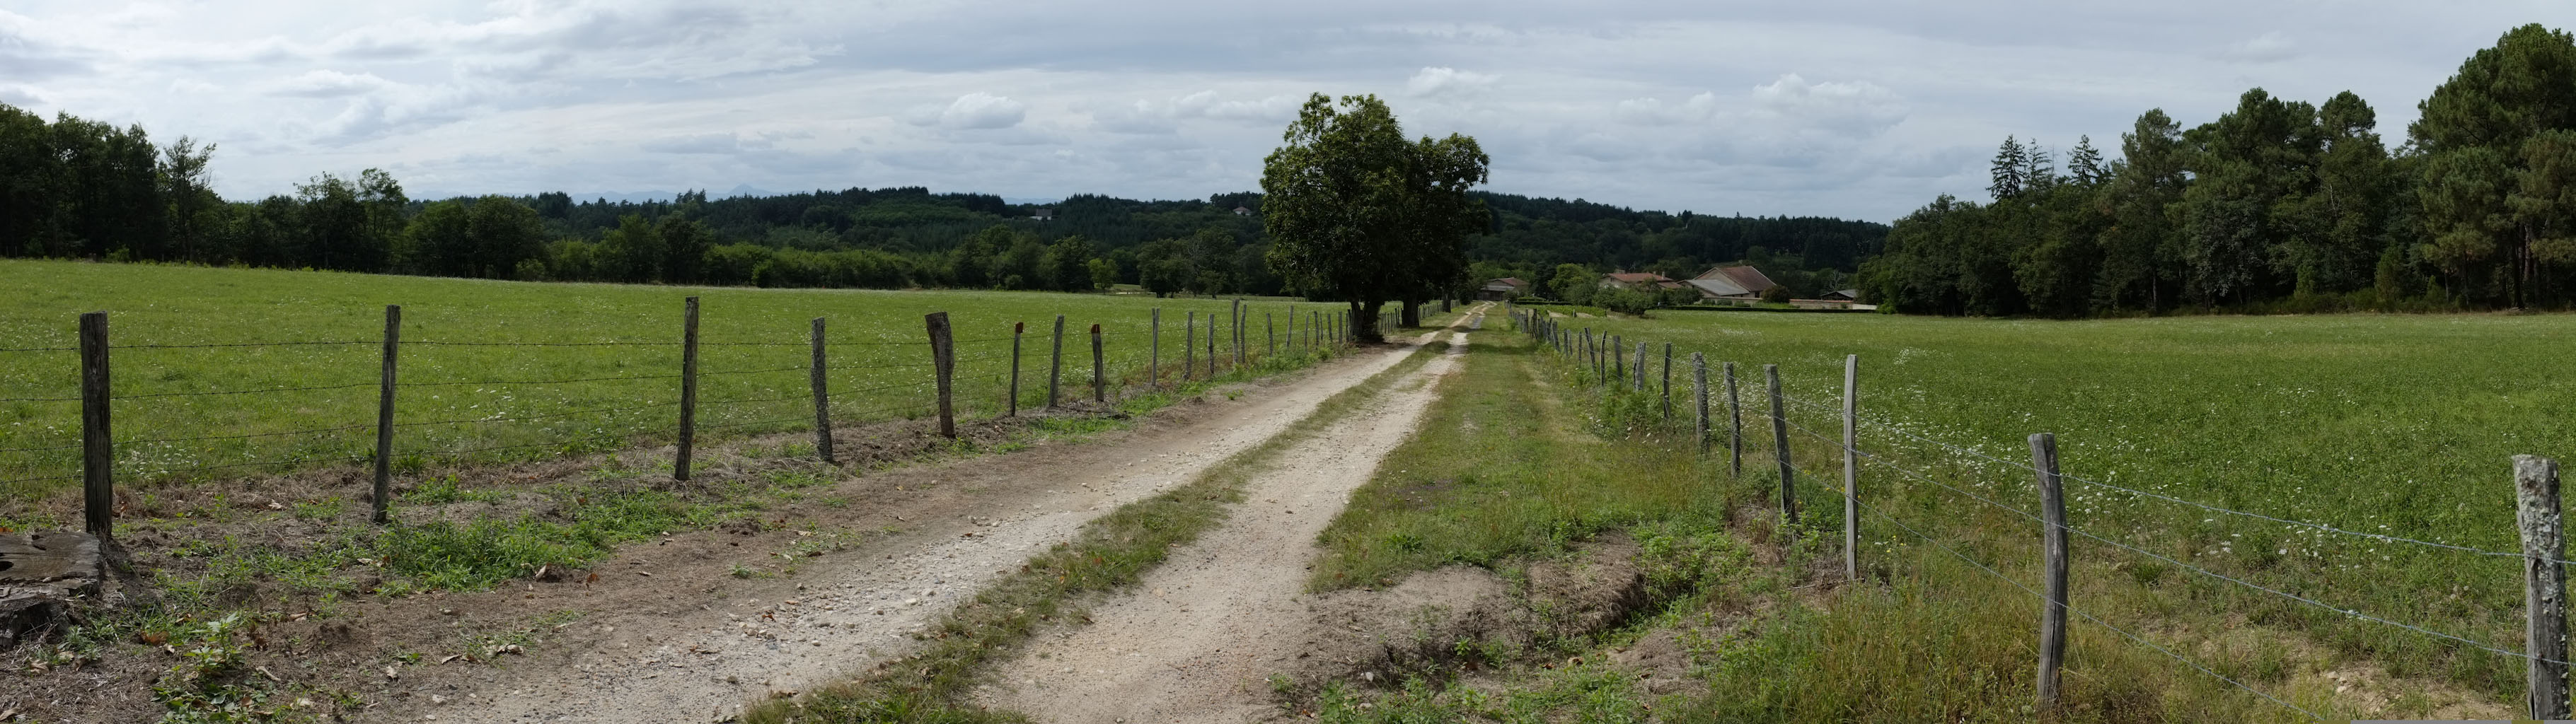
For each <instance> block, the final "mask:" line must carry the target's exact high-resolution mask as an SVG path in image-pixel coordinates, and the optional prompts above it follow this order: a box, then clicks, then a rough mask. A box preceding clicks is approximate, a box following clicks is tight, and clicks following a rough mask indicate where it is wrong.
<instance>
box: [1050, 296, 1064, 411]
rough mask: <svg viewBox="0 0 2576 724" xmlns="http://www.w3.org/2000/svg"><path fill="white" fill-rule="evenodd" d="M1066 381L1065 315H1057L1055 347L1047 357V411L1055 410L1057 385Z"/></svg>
mask: <svg viewBox="0 0 2576 724" xmlns="http://www.w3.org/2000/svg"><path fill="white" fill-rule="evenodd" d="M1063 380H1064V315H1061V314H1058V315H1055V346H1054V351H1052V352H1049V353H1048V357H1047V405H1046V406H1047V409H1050V410H1052V409H1055V403H1056V393H1055V390H1056V385H1057V384H1058V383H1060V382H1062V381H1063Z"/></svg>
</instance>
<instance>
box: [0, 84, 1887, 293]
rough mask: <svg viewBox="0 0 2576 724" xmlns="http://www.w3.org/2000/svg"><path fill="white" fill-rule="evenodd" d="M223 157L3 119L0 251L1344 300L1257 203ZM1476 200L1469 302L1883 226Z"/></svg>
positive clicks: (1793, 253)
mask: <svg viewBox="0 0 2576 724" xmlns="http://www.w3.org/2000/svg"><path fill="white" fill-rule="evenodd" d="M215 150H216V147H215V146H214V145H212V144H200V143H199V142H197V141H195V140H193V139H190V138H186V137H182V138H180V139H178V140H177V141H175V142H172V143H170V144H168V145H166V146H155V145H154V144H153V143H152V141H151V140H150V138H149V137H148V136H147V135H146V133H145V132H144V130H143V129H142V128H140V127H127V128H117V127H114V126H111V125H108V124H104V123H99V122H95V121H90V120H85V119H81V118H78V117H74V116H70V115H68V114H66V115H62V116H60V117H57V118H56V119H55V120H53V121H51V122H47V121H46V120H45V119H44V118H42V117H41V116H37V115H35V114H32V113H29V112H27V111H24V110H21V109H18V108H13V107H9V106H7V105H0V256H8V257H46V258H88V259H99V260H107V261H162V262H182V263H194V264H208V265H246V266H263V267H283V268H313V269H337V270H346V271H360V272H385V273H398V274H423V275H438V276H458V277H481V278H493V279H521V280H561V281H616V282H653V283H671V284H717V285H759V286H779V287H789V286H792V287H873V288H905V287H916V286H924V287H963V288H1000V289H1053V290H1066V291H1077V290H1090V289H1096V288H1103V287H1107V286H1110V285H1112V284H1135V285H1141V286H1143V287H1145V288H1147V289H1149V290H1152V291H1155V292H1158V293H1195V294H1258V295H1273V294H1304V295H1310V296H1328V295H1330V294H1331V293H1332V292H1331V290H1301V289H1287V288H1285V287H1284V284H1283V282H1282V281H1281V280H1280V279H1279V277H1278V276H1277V275H1275V274H1273V273H1271V272H1270V270H1269V268H1268V265H1267V264H1266V263H1265V261H1264V258H1265V255H1266V254H1267V252H1268V250H1269V242H1268V240H1267V238H1266V237H1265V236H1264V235H1263V232H1262V224H1261V216H1260V215H1259V210H1260V208H1261V195H1260V194H1258V193H1225V194H1216V195H1213V196H1210V197H1208V198H1207V199H1206V200H1203V201H1202V200H1186V201H1136V200H1129V199H1121V198H1112V197H1108V196H1097V195H1078V196H1073V197H1070V198H1066V199H1064V200H1062V201H1060V202H1057V203H1053V204H1046V205H1043V206H1040V205H1025V204H1011V203H1006V202H1004V201H1003V200H1002V199H1001V198H1000V197H998V196H993V195H989V194H972V193H932V192H931V191H930V190H928V189H924V188H919V187H907V188H881V189H864V188H851V189H847V190H843V191H815V192H811V193H797V194H782V195H773V196H760V197H735V198H723V199H709V198H707V196H706V194H705V192H696V191H693V192H685V193H681V194H678V195H677V196H676V197H675V198H673V199H671V200H670V201H654V202H645V203H636V202H610V201H606V200H604V199H593V200H586V201H585V200H578V199H574V198H572V197H571V196H569V195H568V194H564V193H560V192H550V193H542V194H537V195H534V196H500V195H494V196H483V197H480V198H455V199H445V200H438V201H421V200H414V199H411V198H409V197H408V196H407V195H405V194H404V192H403V188H402V185H401V183H400V182H399V181H398V180H397V179H395V178H394V177H392V176H391V175H389V174H386V173H384V172H382V171H378V170H373V169H370V170H367V171H363V172H360V173H359V174H358V175H357V176H356V177H355V178H346V177H341V176H338V175H335V174H329V173H325V174H322V175H319V176H316V177H314V178H313V179H312V180H311V181H309V182H306V183H303V184H298V185H297V186H296V187H295V189H294V193H292V194H280V195H275V196H270V197H267V198H263V199H259V200H257V201H242V200H226V199H223V198H220V197H218V196H217V195H216V194H215V193H214V192H213V191H212V190H210V189H209V188H208V187H207V186H208V184H207V179H208V167H209V163H210V161H211V158H212V156H213V154H214V152H215ZM1477 196H1478V198H1479V199H1481V200H1482V201H1483V202H1484V203H1485V204H1486V207H1487V211H1488V212H1489V213H1490V215H1491V219H1492V221H1491V233H1488V234H1482V235H1478V236H1475V237H1473V238H1472V240H1471V242H1470V246H1471V249H1470V258H1471V259H1473V260H1477V261H1480V262H1484V263H1483V264H1482V265H1481V266H1479V267H1478V268H1477V269H1475V271H1476V272H1479V273H1490V276H1481V277H1475V278H1469V279H1459V280H1457V282H1458V288H1459V290H1460V291H1461V292H1462V293H1463V292H1465V291H1467V290H1472V289H1473V288H1474V286H1475V285H1476V284H1478V283H1481V282H1482V281H1483V279H1486V278H1492V277H1499V276H1511V275H1520V276H1524V277H1530V278H1536V277H1537V276H1539V272H1540V271H1541V270H1552V269H1554V268H1555V267H1556V266H1557V265H1559V264H1565V263H1573V264H1579V265H1585V266H1587V267H1591V268H1598V269H1600V270H1602V271H1609V270H1613V269H1621V268H1627V269H1648V268H1651V269H1657V270H1662V271H1664V272H1666V273H1667V274H1675V275H1681V276H1688V275H1691V274H1696V273H1697V272H1698V271H1699V270H1701V269H1704V268H1706V267H1707V266H1711V265H1714V264H1718V263H1722V262H1730V261H1737V260H1744V259H1757V260H1760V261H1762V262H1764V263H1766V264H1769V265H1773V266H1776V267H1779V268H1781V269H1782V273H1784V274H1787V275H1789V276H1792V277H1795V278H1798V279H1807V278H1810V276H1814V277H1815V278H1819V279H1831V280H1834V281H1839V279H1841V278H1842V277H1846V276H1848V273H1849V272H1852V271H1855V270H1857V269H1858V264H1859V262H1860V260H1861V259H1863V258H1865V257H1867V256H1868V255H1870V254H1872V253H1875V251H1876V250H1877V247H1878V245H1879V243H1880V241H1881V240H1882V239H1883V238H1884V236H1885V234H1886V231H1887V227H1885V226H1883V225H1880V224H1874V223H1867V222H1856V221H1841V220H1835V219H1801V218H1748V217H1728V218H1714V217H1706V216H1697V217H1695V216H1693V215H1691V214H1689V213H1687V212H1684V213H1682V214H1679V215H1674V214H1666V213H1664V212H1660V211H1634V210H1631V209H1626V208H1622V207H1617V206H1611V205H1607V204H1598V203H1592V202H1587V201H1583V200H1579V199H1578V200H1573V201H1567V200H1563V199H1547V198H1530V197H1523V196H1513V195H1508V194H1494V193H1481V192H1480V193H1478V194H1477ZM1238 208H1240V209H1243V210H1244V212H1243V213H1237V212H1236V209H1238ZM1042 213H1043V214H1044V215H1046V216H1048V217H1049V218H1044V219H1041V218H1036V217H1038V216H1040V215H1041V214H1042ZM1810 268H1812V269H1816V270H1818V273H1817V274H1815V275H1810V274H1808V273H1806V272H1805V271H1804V270H1806V269H1810Z"/></svg>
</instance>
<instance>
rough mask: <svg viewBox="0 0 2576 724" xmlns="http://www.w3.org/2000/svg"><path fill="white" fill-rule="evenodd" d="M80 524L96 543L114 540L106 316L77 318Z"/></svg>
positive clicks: (95, 314)
mask: <svg viewBox="0 0 2576 724" xmlns="http://www.w3.org/2000/svg"><path fill="white" fill-rule="evenodd" d="M80 362H81V522H82V524H83V529H84V530H87V531H89V534H90V535H93V536H97V537H98V539H99V540H102V541H104V540H107V539H109V538H111V537H113V533H114V528H115V522H114V521H113V517H114V516H115V514H116V483H115V480H114V478H111V477H109V467H108V466H109V465H110V464H112V463H114V462H115V459H116V444H115V443H114V442H113V438H111V437H109V434H110V430H109V429H108V424H107V423H108V421H107V400H108V394H107V313H106V312H88V313H84V314H82V315H80Z"/></svg>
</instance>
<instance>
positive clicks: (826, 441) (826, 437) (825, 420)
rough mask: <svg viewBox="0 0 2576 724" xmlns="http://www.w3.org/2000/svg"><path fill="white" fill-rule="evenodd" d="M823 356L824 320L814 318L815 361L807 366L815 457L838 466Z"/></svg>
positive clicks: (830, 398) (830, 395) (829, 391)
mask: <svg viewBox="0 0 2576 724" xmlns="http://www.w3.org/2000/svg"><path fill="white" fill-rule="evenodd" d="M825 359H826V358H825V357H824V356H823V318H822V317H815V318H814V361H813V362H812V363H809V364H807V365H806V366H805V369H806V370H808V371H809V372H808V374H807V376H808V377H810V378H812V379H811V382H812V383H813V385H814V455H815V456H817V457H820V458H822V459H823V462H824V463H826V464H837V463H838V462H839V461H837V460H834V459H833V458H832V392H831V388H830V386H829V385H828V384H827V383H826V382H825V380H824V378H825V377H826V376H827V375H825V374H824V373H823V372H824V370H825V369H827V367H826V365H825Z"/></svg>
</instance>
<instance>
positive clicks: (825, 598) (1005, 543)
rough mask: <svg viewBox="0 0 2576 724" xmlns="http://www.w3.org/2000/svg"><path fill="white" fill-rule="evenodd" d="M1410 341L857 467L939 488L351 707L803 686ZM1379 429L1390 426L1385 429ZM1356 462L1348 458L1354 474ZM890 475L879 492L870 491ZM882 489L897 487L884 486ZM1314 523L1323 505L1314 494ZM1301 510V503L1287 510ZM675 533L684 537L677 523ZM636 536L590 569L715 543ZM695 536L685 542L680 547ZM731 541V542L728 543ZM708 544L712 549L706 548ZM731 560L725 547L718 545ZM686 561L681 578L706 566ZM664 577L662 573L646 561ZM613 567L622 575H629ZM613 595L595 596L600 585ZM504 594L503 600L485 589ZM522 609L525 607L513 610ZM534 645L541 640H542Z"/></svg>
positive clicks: (548, 707) (652, 718) (420, 712)
mask: <svg viewBox="0 0 2576 724" xmlns="http://www.w3.org/2000/svg"><path fill="white" fill-rule="evenodd" d="M1411 351H1412V348H1411V347H1410V346H1401V347H1397V348H1392V349H1380V350H1375V351H1367V352H1362V353H1360V354H1359V355H1357V356H1355V357H1352V358H1348V359H1345V360H1339V361H1335V362H1333V363H1330V364H1328V365H1326V366H1325V367H1324V368H1322V369H1320V370H1318V371H1316V372H1314V373H1311V374H1309V375H1307V376H1305V377H1303V378H1301V379H1296V380H1292V381H1289V382H1284V383H1277V384H1271V385H1264V386H1260V387H1257V388H1255V389H1254V390H1253V391H1252V394H1248V395H1246V396H1245V398H1244V399H1243V400H1240V401H1231V402H1228V401H1217V402H1213V403H1211V404H1212V405H1215V406H1216V409H1215V410H1213V411H1212V412H1210V413H1208V414H1201V415H1198V416H1197V417H1196V418H1194V419H1190V420H1188V421H1187V424H1170V425H1148V426H1146V427H1144V428H1141V429H1139V430H1136V431H1133V433H1131V434H1126V435H1124V436H1123V437H1120V438H1112V439H1106V440H1102V441H1097V442H1095V443H1089V444H1082V445H1071V446H1059V447H1049V448H1040V449H1036V450H1029V451H1023V452H1016V453H1008V454H1002V455H994V456H986V457H981V458H974V459H968V460H962V461H957V462H951V463H945V464H939V465H931V466H923V467H918V468H911V469H904V470H897V471H891V472H886V473H873V474H870V475H868V476H866V477H865V478H863V479H862V480H866V481H871V482H869V483H868V485H867V487H868V488H869V490H871V491H874V492H878V493H891V492H892V491H904V490H907V482H909V483H910V486H911V489H912V490H918V489H920V488H925V487H934V488H936V489H937V490H939V491H941V492H942V493H943V494H942V495H937V496H930V499H928V500H925V502H922V503H920V504H916V505H911V506H910V507H907V508H901V509H895V510H892V511H891V512H889V513H887V515H888V516H889V517H891V518H892V520H889V521H887V522H888V523H889V524H892V523H894V522H895V521H902V523H901V527H902V528H904V530H903V532H901V533H899V534H896V535H891V536H886V537H882V538H878V539H875V540H872V541H869V542H868V543H866V544H864V545H863V546H862V548H861V549H859V550H858V551H856V552H852V553H841V554H836V555H832V556H829V557H825V558H814V559H807V560H808V561H809V562H808V563H805V564H804V566H805V567H804V570H802V571H801V572H800V573H799V575H797V576H796V577H795V578H794V580H792V581H790V580H787V579H780V580H776V581H741V580H728V579H726V578H724V577H722V576H721V575H718V576H714V577H713V578H715V581H716V583H715V584H713V585H705V586H703V587H702V588H701V587H699V586H698V585H696V584H691V585H689V586H687V587H677V586H665V587H663V588H661V589H659V590H653V591H650V592H649V594H647V595H639V596H636V597H635V598H634V599H633V600H624V601H602V602H601V604H602V607H603V608H605V609H607V610H603V611H597V612H594V613H592V614H590V615H586V616H584V617H583V618H581V619H579V620H578V621H576V622H574V623H571V624H568V625H567V627H566V631H565V632H566V633H567V634H569V635H567V636H558V637H556V638H558V639H566V641H565V643H564V644H563V646H569V647H570V650H569V651H561V650H551V651H549V652H548V654H549V655H546V656H543V657H537V656H531V657H529V658H528V659H527V660H525V661H517V660H513V661H510V662H509V663H508V666H507V668H495V667H488V666H487V667H476V668H473V669H465V670H463V673H448V672H447V670H446V669H444V668H441V669H436V670H431V669H427V668H424V669H423V670H422V671H420V674H421V676H418V677H415V678H417V679H420V680H422V681H423V682H424V683H419V684H417V685H414V681H413V679H410V678H407V679H405V680H404V681H403V682H402V684H403V685H404V686H405V687H406V688H405V689H403V690H404V691H405V692H407V693H408V694H410V695H408V696H402V697H399V698H398V699H397V700H395V701H393V702H391V703H390V704H389V705H387V706H384V707H382V708H378V709H375V710H373V711H371V712H369V713H368V714H367V716H366V718H367V719H369V720H378V721H421V720H446V721H496V722H645V723H671V724H680V723H691V724H694V723H697V722H708V721H720V720H723V719H726V718H728V717H730V716H732V715H734V714H736V713H737V712H739V710H740V708H741V706H742V704H743V703H744V702H746V701H750V700H753V699H755V698H757V697H760V696H763V695H765V694H766V693H767V692H777V691H787V690H794V689H798V688H804V687H810V686H816V685H820V684H823V683H826V682H829V681H832V680H835V679H837V678H840V677H841V675H843V674H846V673H849V672H854V671H857V670H860V669H862V668H865V667H867V666H870V665H872V664H874V663H876V662H877V661H879V660H882V659H883V658H884V657H887V656H893V655H899V654H900V653H901V652H903V651H905V650H907V649H908V648H909V646H908V645H909V644H910V643H911V640H910V638H909V636H910V634H911V633H913V632H915V631H918V630H920V629H921V628H922V627H924V626H925V625H927V624H929V623H930V622H932V621H934V620H936V618H937V617H938V615H939V614H940V613H942V612H944V611H946V610H948V609H949V608H950V607H951V606H952V605H954V603H955V602H957V601H959V600H962V599H963V598H965V597H966V596H967V595H969V594H971V593H972V592H974V591H975V590H977V589H979V588H980V587H982V586H983V585H985V584H986V583H987V582H989V581H990V580H992V579H993V578H995V577H996V576H997V574H999V573H1000V572H1001V571H1002V570H1004V569H1007V568H1011V567H1014V566H1016V565H1018V564H1019V563H1020V562H1021V561H1023V560H1025V559H1026V558H1027V557H1028V556H1030V555H1032V554H1034V553H1037V552H1039V551H1042V550H1044V549H1045V548H1046V547H1048V546H1050V545H1053V544H1055V543H1058V542H1062V541H1066V540H1069V539H1071V538H1072V535H1073V533H1074V532H1075V531H1076V529H1077V528H1078V527H1079V526H1080V525H1081V524H1082V523H1084V522H1085V521H1088V520H1090V519H1092V518H1094V517H1096V516H1098V515H1100V514H1103V513H1106V512H1108V511H1109V510H1112V509H1114V508H1116V507H1117V506H1119V505H1122V504H1125V503H1127V502H1130V501H1134V500H1137V499H1140V498H1144V497H1146V496H1149V495H1151V494H1153V493H1155V492H1157V491H1161V490H1164V489H1167V488H1170V487H1173V486H1177V485H1180V484H1182V483H1185V482H1187V481H1189V480H1191V479H1192V478H1193V477H1195V476H1196V475H1198V474H1199V473H1200V472H1201V471H1202V470H1205V469H1206V468H1207V467H1209V466H1210V465H1213V464H1215V463H1216V462H1218V461H1220V460H1223V459H1224V458H1225V457H1227V456H1228V455H1232V454H1234V453H1235V452H1237V451H1240V450H1243V449H1245V448H1248V447H1251V446H1253V445H1256V444H1259V443H1260V442H1262V441H1263V440H1266V439H1269V438H1270V437H1272V436H1274V435H1277V434H1279V433H1280V432H1281V431H1283V430H1285V429H1286V428H1287V427H1288V426H1289V425H1290V424H1291V423H1293V422H1295V421H1296V420H1298V419H1301V418H1303V417H1305V416H1307V415H1308V414H1310V413H1312V412H1313V411H1314V410H1315V408H1316V407H1317V405H1319V404H1320V403H1321V402H1322V401H1323V400H1324V399H1326V398H1328V397H1331V396H1332V395H1333V394H1334V393H1337V392H1340V391H1342V390H1344V389H1347V388H1349V387H1351V386H1352V385H1355V384H1358V383H1359V382H1360V381H1362V380H1366V379H1368V378H1369V377H1370V376H1372V375H1374V374H1377V373H1378V372H1381V371H1384V370H1386V369H1388V368H1389V367H1392V366H1394V365H1395V364H1396V363H1397V362H1398V361H1400V360H1401V359H1403V357H1404V356H1405V355H1406V354H1408V353H1410V352H1411ZM1387 434H1401V431H1400V430H1397V431H1391V432H1389V433H1387ZM1363 472H1364V470H1363ZM889 487H890V488H891V491H890V490H888V488H889ZM898 495H899V494H898ZM1315 512H1316V514H1317V516H1318V517H1316V520H1317V521H1318V522H1319V523H1320V521H1321V520H1323V519H1324V518H1326V517H1329V515H1330V514H1329V513H1327V512H1324V511H1323V510H1322V508H1321V507H1320V506H1319V507H1318V508H1317V509H1316V511H1315ZM1302 513H1303V511H1301V514H1302ZM684 538H686V537H685V536H684ZM675 545H678V546H680V548H677V549H673V550H659V551H657V550H655V548H654V547H650V546H647V547H641V548H640V549H638V550H635V551H630V552H628V553H626V554H622V555H621V556H620V558H621V560H618V561H611V562H609V563H606V564H604V565H602V566H601V568H602V569H608V570H618V569H626V568H627V566H629V565H634V566H636V567H635V568H633V569H631V570H633V571H635V572H637V573H638V575H642V573H643V572H645V571H646V570H647V569H648V568H651V569H652V570H662V569H660V568H653V567H652V566H658V565H660V563H659V562H652V566H648V565H646V564H647V563H648V560H647V559H648V558H660V559H664V560H671V559H677V560H679V561H689V560H694V559H708V558H710V554H709V552H708V551H707V550H706V549H707V548H708V547H711V546H714V547H717V548H715V552H716V553H719V554H721V553H725V552H726V551H725V550H724V549H723V548H721V547H720V546H724V545H725V543H723V542H721V541H720V540H706V539H697V540H682V541H680V542H679V543H677V544H675ZM692 547H694V548H696V549H697V550H696V551H694V552H690V551H689V550H688V549H689V548H692ZM746 552H747V551H746ZM718 557H719V558H721V556H718ZM736 557H739V556H736ZM711 567H712V568H713V570H717V571H721V570H723V569H722V568H721V567H715V566H710V565H707V564H699V565H698V566H697V570H699V571H700V574H699V575H705V571H706V570H707V569H709V568H711ZM664 575H666V576H667V575H671V574H667V573H666V574H664ZM622 580H625V581H634V582H639V585H640V582H642V581H644V580H645V579H642V578H627V579H622ZM612 595H613V594H612ZM502 600H504V601H506V598H504V599H502ZM523 613H526V614H533V613H536V612H535V611H528V612H523ZM550 648H552V646H551V645H550Z"/></svg>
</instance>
